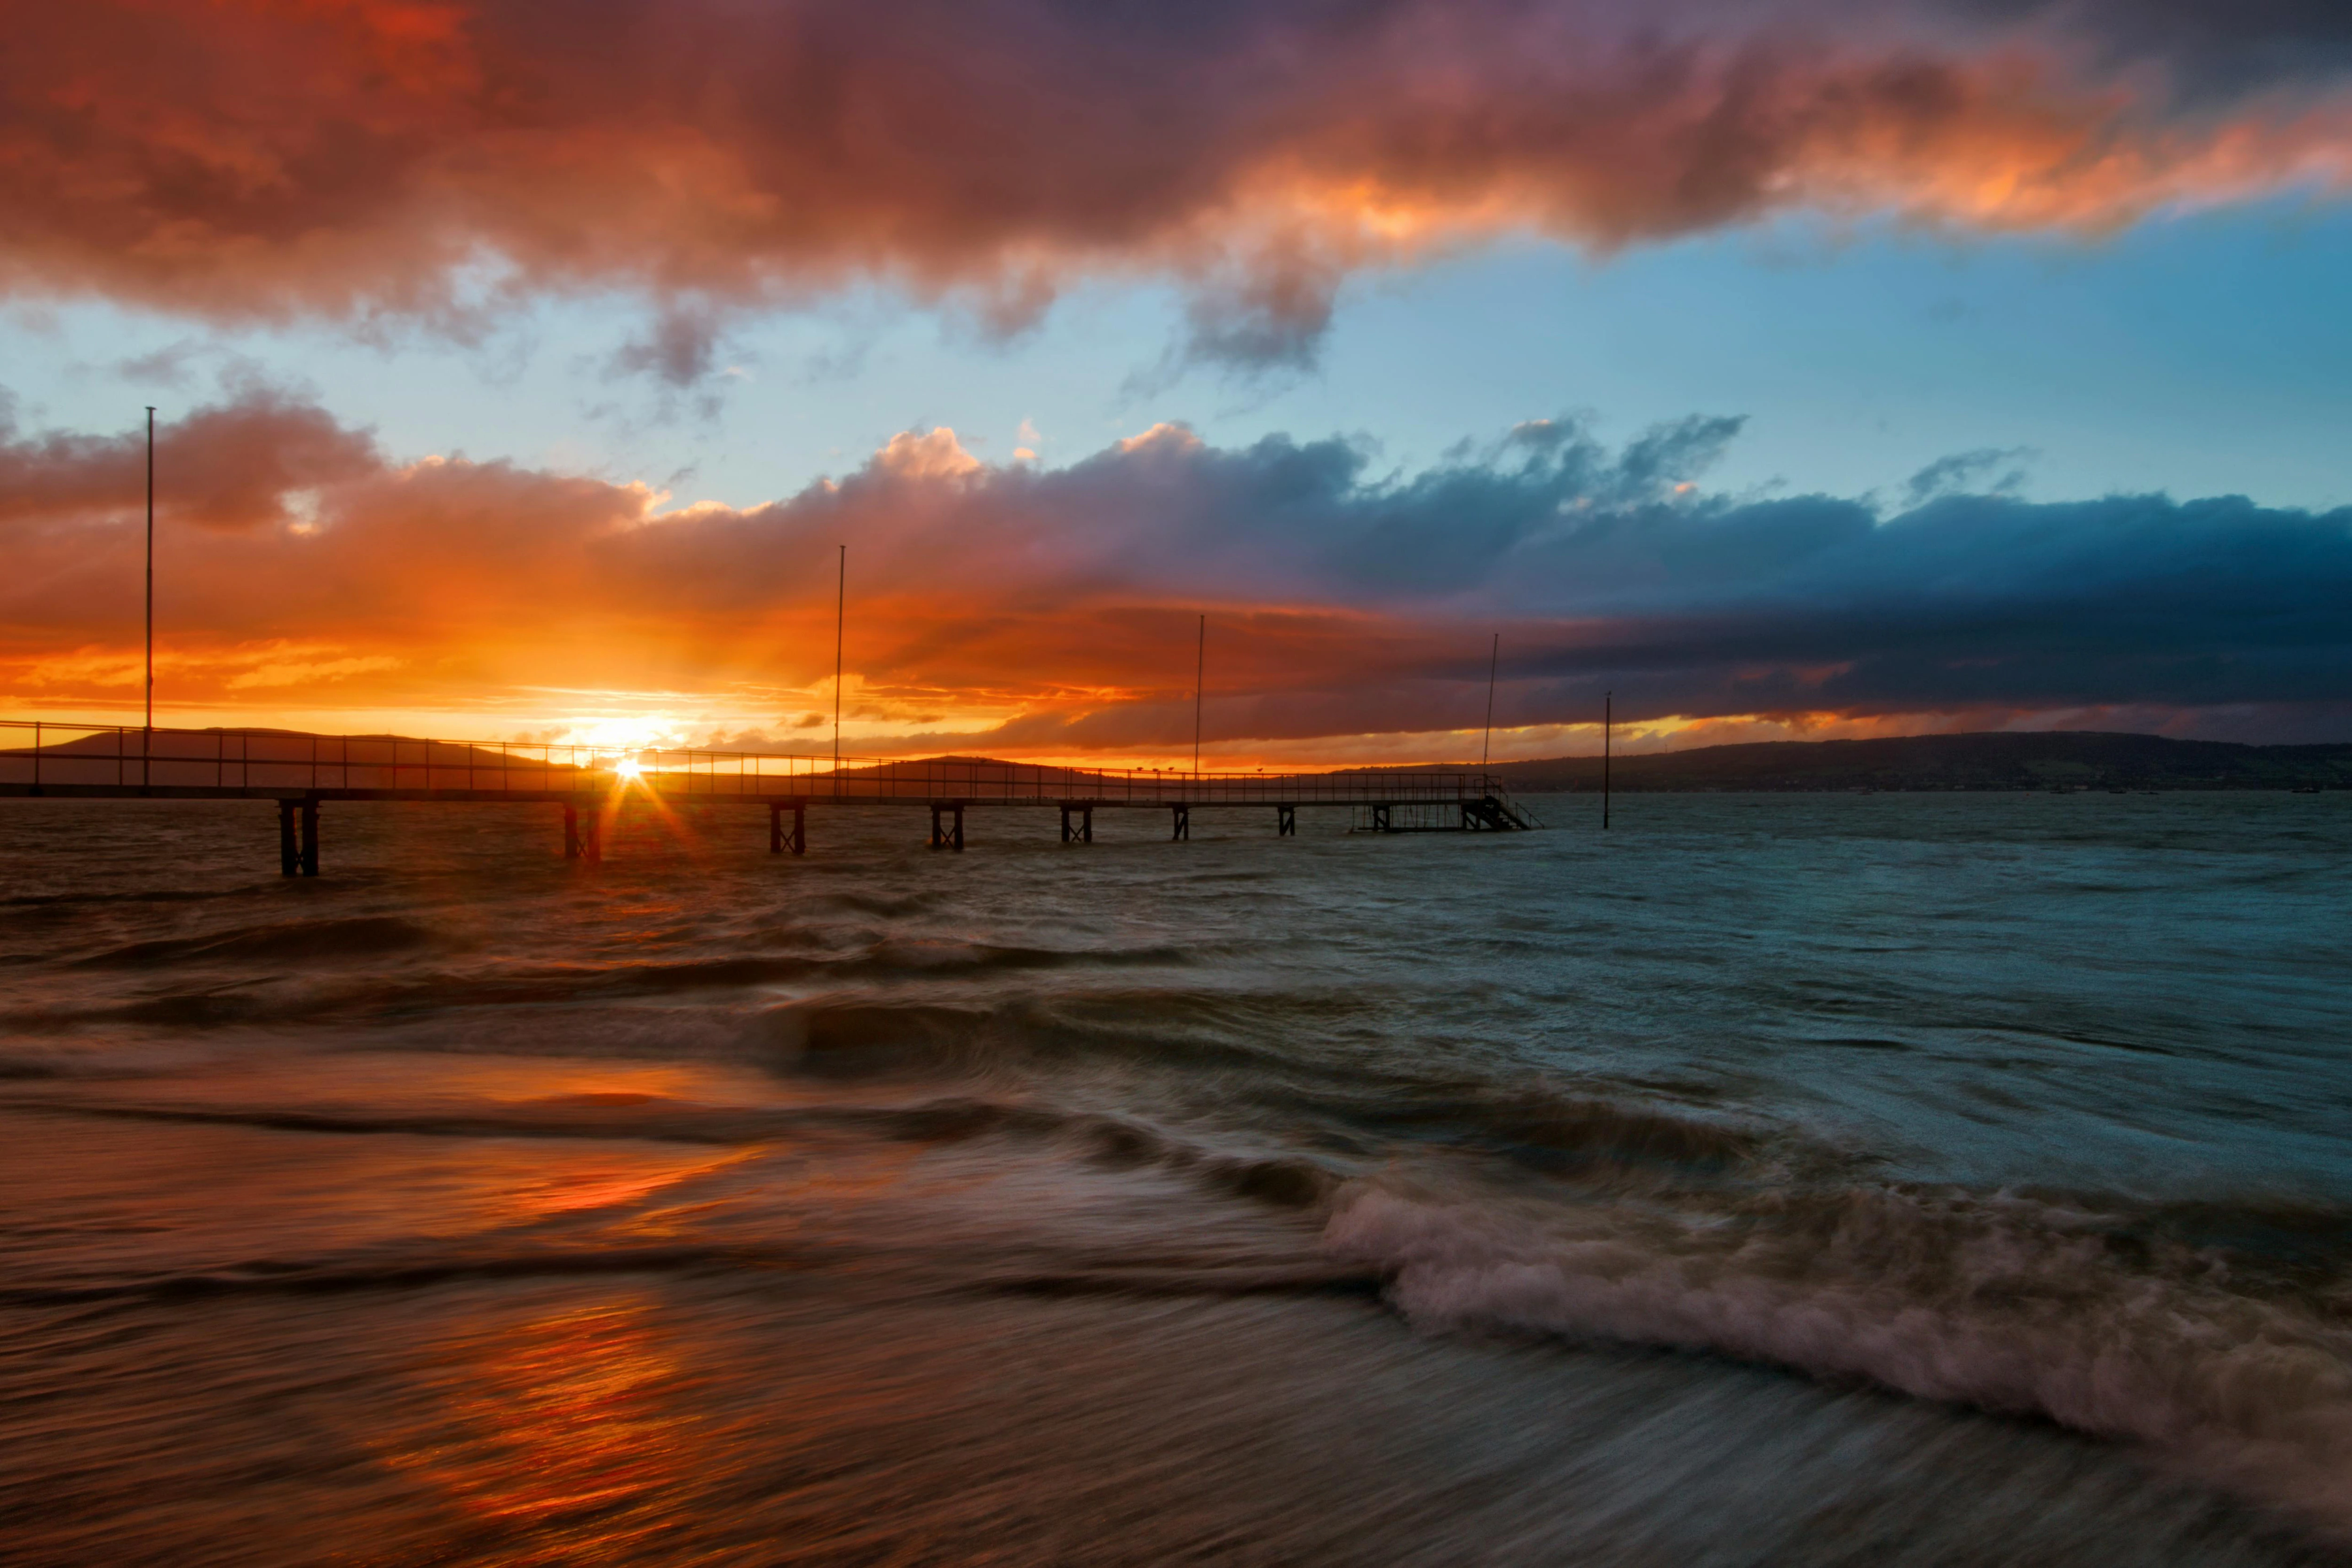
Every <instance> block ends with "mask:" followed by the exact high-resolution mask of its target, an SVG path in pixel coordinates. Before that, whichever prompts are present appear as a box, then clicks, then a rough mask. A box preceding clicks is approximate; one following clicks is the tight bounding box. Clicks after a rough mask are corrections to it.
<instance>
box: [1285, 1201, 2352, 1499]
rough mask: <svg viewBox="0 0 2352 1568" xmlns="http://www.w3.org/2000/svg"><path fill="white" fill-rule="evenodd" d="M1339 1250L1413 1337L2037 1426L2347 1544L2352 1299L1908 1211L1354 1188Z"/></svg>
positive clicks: (2110, 1240)
mask: <svg viewBox="0 0 2352 1568" xmlns="http://www.w3.org/2000/svg"><path fill="white" fill-rule="evenodd" d="M1324 1243H1325V1246H1326V1247H1327V1249H1328V1251H1329V1252H1331V1253H1332V1254H1333V1255H1334V1256H1335V1257H1336V1258H1339V1260H1342V1261H1345V1262H1349V1263H1354V1264H1359V1265H1362V1266H1366V1267H1370V1268H1375V1269H1377V1270H1379V1271H1380V1272H1381V1273H1382V1274H1383V1275H1384V1276H1385V1277H1386V1279H1387V1280H1388V1292H1389V1296H1390V1299H1391V1300H1392V1301H1393V1302H1394V1303H1395V1304H1396V1306H1397V1307H1398V1308H1399V1309H1400V1310H1402V1311H1403V1312H1404V1313H1405V1314H1406V1316H1407V1317H1408V1318H1409V1319H1410V1320H1411V1321H1412V1322H1413V1323H1414V1324H1415V1325H1416V1326H1417V1327H1421V1328H1423V1329H1428V1330H1438V1331H1444V1330H1488V1331H1497V1330H1499V1331H1517V1332H1535V1333H1542V1334H1555V1335H1562V1336H1567V1337H1570V1338H1574V1339H1586V1340H1603V1341H1613V1342H1623V1343H1630V1344H1640V1345H1654V1346H1662V1347H1673V1348H1680V1349H1687V1350H1695V1351H1706V1352H1716V1353H1719V1354H1724V1355H1729V1356H1734V1357H1738V1358H1739V1359H1742V1360H1748V1361H1756V1362H1763V1363H1772V1364H1777V1365H1780V1366H1784V1367H1789V1368H1791V1369H1793V1370H1796V1371H1800V1372H1802V1373H1808V1374H1811V1375H1813V1376H1816V1377H1822V1378H1827V1379H1831V1380H1837V1381H1854V1382H1862V1383H1868V1384H1876V1385H1878V1386H1881V1387H1884V1388H1887V1389H1891V1390H1894V1391H1896V1392H1899V1393H1902V1394H1910V1395H1913V1396H1916V1397H1919V1398H1924V1399H1935V1400H1945V1401H1950V1402H1952V1403H1956V1404H1963V1405H1974V1406H1976V1407H1978V1408H1980V1409H1984V1410H1989V1411H1995V1412H2000V1413H2005V1414H2011V1415H2037V1416H2042V1417H2045V1418H2047V1419H2049V1420H2052V1421H2054V1422H2057V1423H2059V1424H2061V1425H2063V1426H2069V1427H2073V1428H2074V1429H2076V1430H2079V1431H2083V1432H2086V1433H2091V1434H2094V1435H2096V1436H2105V1437H2109V1438H2116V1439H2122V1440H2126V1441H2129V1442H2134V1443H2138V1444H2143V1445H2146V1446H2147V1447H2148V1448H2149V1449H2150V1450H2151V1451H2152V1452H2153V1453H2154V1454H2155V1455H2157V1456H2158V1457H2159V1458H2161V1459H2163V1460H2164V1461H2166V1462H2168V1463H2171V1464H2177V1465H2179V1466H2182V1467H2185V1468H2189V1469H2191V1470H2193V1471H2194V1472H2195V1473H2197V1474H2198V1475H2200V1477H2201V1478H2203V1479H2206V1480H2209V1481H2213V1482H2218V1483H2221V1484H2222V1485H2225V1486H2228V1487H2230V1488H2231V1489H2233V1490H2236V1491H2238V1492H2240V1493H2241V1494H2242V1495H2245V1496H2249V1497H2251V1498H2253V1499H2255V1500H2259V1501H2263V1502H2268V1503H2273V1504H2280V1505H2284V1506H2287V1507H2290V1508H2292V1509H2294V1510H2295V1511H2297V1512H2299V1513H2301V1514H2303V1515H2305V1516H2306V1517H2307V1518H2310V1519H2313V1520H2315V1521H2317V1522H2318V1523H2320V1524H2321V1525H2322V1526H2323V1527H2324V1528H2326V1530H2327V1531H2329V1533H2331V1534H2332V1535H2335V1536H2337V1537H2339V1538H2343V1539H2347V1540H2352V1328H2347V1318H2346V1314H2347V1310H2352V1299H2347V1295H2346V1294H2345V1293H2344V1291H2343V1289H2342V1288H2341V1287H2340V1286H2336V1285H2331V1286H2329V1287H2327V1288H2324V1289H2316V1290H2314V1289H2294V1288H2289V1287H2288V1286H2286V1285H2285V1284H2284V1283H2283V1282H2282V1281H2279V1280H2277V1279H2267V1280H2266V1279H2261V1278H2259V1277H2257V1278H2253V1279H2249V1278H2247V1277H2246V1271H2245V1270H2244V1269H2242V1268H2238V1267H2236V1266H2235V1260H2233V1259H2232V1258H2230V1257H2228V1256H2227V1255H2225V1254H2223V1253H2221V1252H2220V1251H2218V1250H2217V1249H2214V1248H2210V1247H2191V1246H2189V1245H2186V1244H2182V1243H2179V1242H2177V1241H2168V1240H2166V1239H2165V1238H2163V1237H2160V1236H2155V1237H2151V1236H2150V1235H2149V1234H2148V1233H2147V1230H2146V1229H2145V1228H2136V1227H2133V1226H2128V1225H2124V1224H2121V1223H2119V1220H2118V1216H2116V1215H2113V1214H2105V1213H2100V1212H2096V1211H2093V1210H2089V1209H2081V1208H2072V1207H2069V1206H2068V1205H2064V1204H2062V1203H2055V1202H2050V1201H2045V1200H2040V1199H2032V1198H2025V1197H2018V1196H2011V1195H2004V1196H1996V1197H1985V1196H1979V1195H1973V1194H1957V1193H1932V1192H1921V1191H1909V1190H1905V1189H1900V1188H1893V1187H1849V1188H1845V1189H1843V1190H1838V1191H1832V1192H1823V1193H1805V1194H1791V1193H1786V1192H1783V1193H1780V1194H1769V1195H1764V1196H1759V1197H1758V1198H1756V1199H1753V1200H1750V1201H1748V1202H1745V1203H1739V1202H1732V1203H1726V1204H1723V1205H1717V1206H1713V1207H1710V1208H1709V1209H1707V1210H1706V1211H1703V1212H1702V1211H1696V1210H1687V1209H1685V1210H1676V1209H1670V1208H1667V1207H1665V1206H1664V1205H1654V1206H1650V1207H1646V1208H1644V1207H1638V1206H1630V1205H1624V1204H1622V1203H1614V1204H1610V1205H1574V1204H1565V1203H1547V1202H1536V1201H1532V1200H1529V1201H1517V1200H1512V1199H1507V1198H1494V1199H1486V1198H1462V1197H1457V1196H1452V1195H1441V1194H1426V1193H1415V1192H1411V1191H1405V1190H1400V1189H1399V1188H1398V1187H1397V1186H1395V1185H1393V1184H1385V1183H1381V1182H1364V1183H1358V1184H1353V1185H1351V1186H1350V1187H1349V1189H1348V1190H1347V1191H1345V1192H1343V1193H1342V1194H1340V1196H1339V1199H1338V1200H1337V1202H1336V1204H1335V1205H1334V1210H1333V1213H1332V1215H1331V1216H1330V1219H1329V1221H1328V1225H1327V1226H1326V1230H1325V1235H1324ZM2258 1273H2259V1271H2257V1274H2258Z"/></svg>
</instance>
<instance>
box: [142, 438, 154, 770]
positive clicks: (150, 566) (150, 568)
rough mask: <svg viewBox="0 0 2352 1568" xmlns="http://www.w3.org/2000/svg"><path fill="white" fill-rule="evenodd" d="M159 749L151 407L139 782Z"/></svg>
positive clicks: (148, 439) (148, 448)
mask: <svg viewBox="0 0 2352 1568" xmlns="http://www.w3.org/2000/svg"><path fill="white" fill-rule="evenodd" d="M154 750H155V410H154V409H153V408H152V406H151V407H150V408H149V409H148V410H147V729H146V732H145V733H144V734H143V735H142V736H141V737H140V741H139V785H140V787H141V788H142V789H144V788H145V787H146V786H147V784H148V782H149V781H148V771H149V768H150V767H151V765H152V763H151V753H152V752H153V751H154Z"/></svg>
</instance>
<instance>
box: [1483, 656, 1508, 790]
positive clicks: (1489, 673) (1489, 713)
mask: <svg viewBox="0 0 2352 1568" xmlns="http://www.w3.org/2000/svg"><path fill="white" fill-rule="evenodd" d="M1502 662H1503V634H1502V633H1500V632H1496V634H1495V650H1494V652H1492V653H1491V654H1489V655H1488V656H1487V658H1486V738H1485V739H1484V740H1482V741H1480V742H1478V771H1479V772H1480V773H1484V772H1486V753H1487V750H1488V748H1490V747H1491V746H1492V745H1493V744H1494V741H1495V671H1496V669H1497V668H1500V666H1501V665H1502Z"/></svg>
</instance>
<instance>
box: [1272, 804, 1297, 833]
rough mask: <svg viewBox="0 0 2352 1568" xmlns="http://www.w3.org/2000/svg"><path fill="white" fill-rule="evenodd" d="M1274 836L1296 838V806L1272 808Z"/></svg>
mask: <svg viewBox="0 0 2352 1568" xmlns="http://www.w3.org/2000/svg"><path fill="white" fill-rule="evenodd" d="M1274 836H1275V837H1276V838H1296V837H1298V808H1297V806H1295V805H1277V806H1276V807H1275V808H1274Z"/></svg>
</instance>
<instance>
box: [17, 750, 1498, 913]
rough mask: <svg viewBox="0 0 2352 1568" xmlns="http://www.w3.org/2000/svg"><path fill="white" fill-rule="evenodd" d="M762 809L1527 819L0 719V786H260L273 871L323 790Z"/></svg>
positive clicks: (1472, 774) (1289, 821) (1151, 785)
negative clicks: (1325, 811) (637, 795)
mask: <svg viewBox="0 0 2352 1568" xmlns="http://www.w3.org/2000/svg"><path fill="white" fill-rule="evenodd" d="M635 789H642V790H646V791H648V792H650V793H651V794H652V795H655V796H656V797H658V798H660V799H664V800H669V801H684V802H694V803H698V804H703V803H709V804H719V803H725V804H736V805H746V806H753V807H757V806H765V807H766V808H767V811H768V824H769V833H768V847H769V850H770V852H771V853H775V854H782V853H784V852H786V851H789V852H790V853H792V854H794V855H800V854H804V853H806V851H807V848H808V814H809V812H810V810H811V808H812V807H818V806H829V805H853V804H875V803H887V804H898V805H912V806H917V807H928V808H929V811H930V844H931V847H933V848H937V849H950V850H961V849H962V848H963V847H964V813H965V812H966V811H967V810H968V809H971V808H973V807H982V806H1024V805H1025V806H1039V807H1045V806H1050V807H1054V808H1055V809H1057V810H1058V811H1059V812H1060V813H1061V826H1062V840H1063V842H1065V843H1091V842H1092V841H1093V839H1094V814H1095V812H1096V811H1097V810H1098V809H1102V810H1137V809H1139V810H1153V811H1165V812H1167V813H1168V814H1169V824H1170V837H1171V838H1175V839H1183V838H1188V837H1191V834H1192V812H1193V811H1194V810H1196V809H1204V808H1205V809H1228V810H1230V809H1254V810H1258V811H1265V812H1269V813H1271V814H1272V816H1273V819H1274V828H1275V831H1276V834H1277V835H1280V836H1285V837H1287V836H1289V835H1291V834H1293V833H1295V832H1296V831H1297V811H1298V808H1299V807H1300V806H1302V805H1346V806H1350V807H1353V808H1355V811H1356V826H1359V827H1361V828H1363V829H1364V830H1367V831H1370V832H1376V833H1393V832H1406V831H1428V830H1431V829H1435V828H1446V829H1453V830H1459V831H1469V832H1511V831H1517V830H1521V829H1526V828H1530V827H1534V826H1539V824H1538V823H1537V822H1536V821H1535V819H1534V818H1533V816H1530V815H1529V814H1528V812H1527V811H1526V810H1525V809H1524V808H1523V807H1521V806H1519V805H1517V804H1516V803H1515V802H1513V801H1512V800H1511V799H1510V796H1509V795H1508V794H1507V792H1506V791H1505V790H1504V788H1503V786H1502V784H1501V781H1500V780H1499V779H1497V778H1496V776H1495V775H1493V774H1491V773H1485V772H1477V771H1455V770H1443V769H1419V768H1349V769H1341V770H1339V771H1336V772H1331V773H1265V772H1263V771H1256V772H1250V773H1187V772H1181V771H1175V770H1168V769H1154V768H1118V769H1109V768H1069V767H1060V766H1055V765H1052V764H1047V763H1005V762H996V761H992V760H987V759H982V758H964V757H933V758H927V759H922V760H917V761H900V760H892V759H870V758H848V757H845V758H843V759H842V760H841V763H840V765H839V766H838V767H836V766H835V764H834V762H833V760H832V758H830V757H829V756H809V755H798V754H788V753H782V752H735V751H720V750H713V749H707V748H696V749H690V748H675V749H674V748H653V749H647V750H644V751H628V750H621V749H615V748H612V747H598V746H593V745H580V744H569V743H537V742H479V741H436V740H421V739H415V738H411V737H406V736H394V735H314V734H310V733H304V732H295V731H283V730H185V729H155V730H147V729H143V728H141V727H138V726H120V725H91V724H65V723H55V722H51V721H47V720H41V721H32V720H0V796H8V795H16V796H28V795H30V796H40V797H43V798H54V799H81V800H270V801H275V802H277V803H278V841H279V868H280V869H281V870H282V871H283V872H284V873H285V874H286V875H288V876H298V875H299V876H316V875H318V872H319V808H320V805H322V804H325V803H327V802H331V801H355V800H384V801H443V802H461V803H484V804H487V803H506V804H522V803H540V804H546V805H557V806H560V807H562V813H563V845H564V852H565V854H566V855H567V856H570V857H572V858H579V859H585V860H595V859H598V858H601V857H602V853H603V850H602V840H603V824H604V820H605V819H606V818H607V817H609V816H610V815H611V814H612V813H613V811H614V810H615V809H617V807H618V805H619V803H620V802H621V801H622V800H623V799H624V798H625V795H626V793H627V792H628V791H631V790H635Z"/></svg>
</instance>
